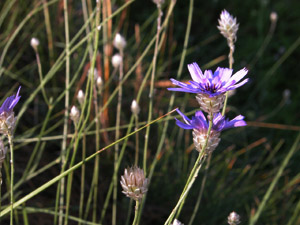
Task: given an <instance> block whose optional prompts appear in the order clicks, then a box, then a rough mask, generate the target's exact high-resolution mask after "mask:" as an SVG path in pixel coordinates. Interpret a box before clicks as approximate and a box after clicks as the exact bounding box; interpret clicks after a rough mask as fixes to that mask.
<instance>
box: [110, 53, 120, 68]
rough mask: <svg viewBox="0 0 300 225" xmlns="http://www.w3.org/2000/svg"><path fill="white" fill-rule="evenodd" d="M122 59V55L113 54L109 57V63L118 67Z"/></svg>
mask: <svg viewBox="0 0 300 225" xmlns="http://www.w3.org/2000/svg"><path fill="white" fill-rule="evenodd" d="M122 60H123V59H122V56H121V55H120V54H115V55H113V57H112V58H111V63H112V65H113V67H114V68H118V67H119V66H120V64H121V62H122Z"/></svg>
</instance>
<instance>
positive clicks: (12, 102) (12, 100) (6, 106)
mask: <svg viewBox="0 0 300 225" xmlns="http://www.w3.org/2000/svg"><path fill="white" fill-rule="evenodd" d="M20 89H21V86H20V87H19V89H18V92H17V95H16V96H15V95H12V96H10V97H8V98H6V99H5V101H4V102H3V104H2V106H1V107H0V114H2V113H4V112H5V113H10V112H12V110H13V108H14V107H15V106H16V104H17V103H18V101H19V100H20V98H21V96H20V95H19V93H20Z"/></svg>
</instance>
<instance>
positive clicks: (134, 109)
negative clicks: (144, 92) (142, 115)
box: [131, 100, 140, 115]
mask: <svg viewBox="0 0 300 225" xmlns="http://www.w3.org/2000/svg"><path fill="white" fill-rule="evenodd" d="M131 112H132V113H133V114H135V115H138V114H139V112H140V107H139V105H138V104H137V102H136V100H133V101H132V103H131Z"/></svg>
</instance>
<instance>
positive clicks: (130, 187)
mask: <svg viewBox="0 0 300 225" xmlns="http://www.w3.org/2000/svg"><path fill="white" fill-rule="evenodd" d="M120 183H121V186H122V188H123V191H122V192H123V193H124V194H125V195H126V196H127V197H129V198H132V199H134V200H135V201H140V200H141V199H142V198H143V196H144V194H145V193H146V192H147V190H148V179H146V178H145V175H144V171H143V170H142V169H140V168H138V167H136V166H135V167H131V168H127V169H125V172H124V175H123V176H121V181H120Z"/></svg>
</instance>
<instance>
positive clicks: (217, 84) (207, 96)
mask: <svg viewBox="0 0 300 225" xmlns="http://www.w3.org/2000/svg"><path fill="white" fill-rule="evenodd" d="M188 69H189V72H190V74H191V77H192V79H193V80H192V81H189V83H190V84H185V83H182V82H180V81H177V80H174V79H171V81H172V83H173V84H175V85H177V86H179V87H180V88H168V90H169V91H182V92H189V93H195V94H197V97H196V99H197V100H198V102H199V104H200V107H201V109H202V110H203V111H205V112H207V113H217V112H219V111H220V109H221V108H222V107H223V103H224V100H225V93H226V92H227V91H230V90H234V89H236V88H238V87H240V86H242V85H244V84H245V83H247V82H248V80H249V79H248V78H247V79H245V80H243V81H241V82H239V81H240V80H241V79H243V77H244V76H245V75H246V74H247V72H248V70H247V69H246V68H244V69H241V70H239V71H238V72H236V73H235V74H234V75H232V71H233V70H232V69H228V68H221V67H218V68H217V70H216V71H215V72H214V73H213V72H212V71H211V70H205V71H204V73H203V72H202V71H201V69H200V68H199V66H198V64H197V63H192V64H189V65H188Z"/></svg>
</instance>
